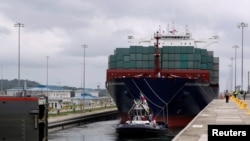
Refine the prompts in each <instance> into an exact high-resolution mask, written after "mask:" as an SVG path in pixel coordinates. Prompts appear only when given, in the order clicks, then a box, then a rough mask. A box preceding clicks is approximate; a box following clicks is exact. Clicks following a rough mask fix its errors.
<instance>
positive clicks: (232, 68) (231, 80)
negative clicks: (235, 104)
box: [230, 57, 234, 91]
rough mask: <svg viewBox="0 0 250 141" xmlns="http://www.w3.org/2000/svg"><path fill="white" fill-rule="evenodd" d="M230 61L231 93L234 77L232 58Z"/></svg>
mask: <svg viewBox="0 0 250 141" xmlns="http://www.w3.org/2000/svg"><path fill="white" fill-rule="evenodd" d="M230 59H231V61H232V62H231V65H230V66H231V76H232V77H231V91H233V78H234V77H233V60H234V58H233V57H231V58H230Z"/></svg>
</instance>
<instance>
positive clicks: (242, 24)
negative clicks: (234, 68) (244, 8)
mask: <svg viewBox="0 0 250 141" xmlns="http://www.w3.org/2000/svg"><path fill="white" fill-rule="evenodd" d="M247 26H248V24H247V23H243V22H242V23H239V24H238V28H241V31H242V40H241V43H242V49H241V50H242V52H241V90H243V29H244V27H247Z"/></svg>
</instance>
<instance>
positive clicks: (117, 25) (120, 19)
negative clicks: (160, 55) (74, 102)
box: [0, 0, 250, 91]
mask: <svg viewBox="0 0 250 141" xmlns="http://www.w3.org/2000/svg"><path fill="white" fill-rule="evenodd" d="M249 6H250V1H249V0H240V1H238V0H0V21H1V22H0V64H1V65H2V78H3V79H9V80H12V79H17V78H18V28H17V27H14V24H15V23H22V24H24V27H22V28H21V29H20V33H21V35H20V56H21V57H20V58H21V59H20V62H21V63H20V64H21V67H20V78H21V79H28V80H34V81H37V82H39V83H41V84H46V81H47V67H46V66H47V57H46V56H49V58H48V66H49V67H48V72H49V73H48V78H49V79H48V83H49V85H61V86H65V85H67V86H73V87H81V86H82V80H83V79H82V72H83V65H82V63H83V58H84V55H83V54H84V49H83V48H82V47H81V46H82V45H84V44H85V45H87V48H86V49H85V74H86V78H85V83H86V84H85V87H88V88H96V87H97V85H100V86H101V88H105V79H106V69H107V67H108V56H109V55H110V54H113V52H114V49H115V48H116V47H128V46H129V43H128V40H127V36H128V35H133V36H135V37H142V38H150V37H152V35H153V33H154V32H155V31H156V30H158V29H159V26H161V28H165V29H166V28H167V26H168V25H171V24H172V23H173V21H174V23H175V28H176V29H177V30H184V29H185V27H186V25H187V26H188V28H189V31H191V32H192V35H193V38H199V39H208V38H209V37H211V36H214V35H217V36H219V38H220V40H219V43H216V44H212V45H210V46H208V47H207V49H208V50H211V51H214V56H217V57H220V90H221V91H224V90H225V89H231V84H230V82H231V81H230V80H231V77H232V74H231V73H230V71H231V70H233V71H234V66H235V65H234V61H233V68H230V67H229V65H231V62H232V61H231V60H230V58H231V57H234V56H235V49H234V48H232V47H233V46H234V45H238V46H239V48H238V49H237V59H236V60H237V76H238V78H237V85H240V84H241V51H242V50H241V49H242V48H241V47H242V45H241V39H242V36H241V35H242V32H241V29H239V28H237V24H238V23H241V22H245V23H249V24H250V15H249V13H250V9H249ZM249 28H250V27H247V28H244V47H243V49H244V55H243V56H244V61H243V62H244V67H243V68H244V69H243V78H244V84H243V88H244V89H246V88H247V83H248V81H247V72H248V71H249V70H250V64H249V61H250V60H249V59H250V49H249V46H250V41H249V40H248V39H249V36H250V30H249ZM233 74H234V73H233ZM233 82H234V80H233ZM233 86H234V83H233Z"/></svg>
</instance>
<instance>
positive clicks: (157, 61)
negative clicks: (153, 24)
mask: <svg viewBox="0 0 250 141" xmlns="http://www.w3.org/2000/svg"><path fill="white" fill-rule="evenodd" d="M154 38H155V39H156V43H155V68H154V69H155V70H154V71H155V75H158V73H159V72H160V52H159V40H160V38H161V34H160V33H159V31H157V32H156V33H155V34H154Z"/></svg>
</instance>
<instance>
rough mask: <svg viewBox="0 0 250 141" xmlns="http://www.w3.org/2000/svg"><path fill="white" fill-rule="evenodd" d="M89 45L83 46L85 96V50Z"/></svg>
mask: <svg viewBox="0 0 250 141" xmlns="http://www.w3.org/2000/svg"><path fill="white" fill-rule="evenodd" d="M87 47H88V46H87V45H82V48H83V94H85V48H87Z"/></svg>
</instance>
